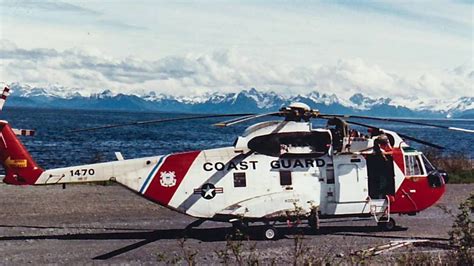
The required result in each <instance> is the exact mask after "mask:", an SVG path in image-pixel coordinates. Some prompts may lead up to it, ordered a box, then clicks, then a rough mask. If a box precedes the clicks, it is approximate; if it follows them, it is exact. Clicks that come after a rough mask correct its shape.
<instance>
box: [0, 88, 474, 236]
mask: <svg viewBox="0 0 474 266" xmlns="http://www.w3.org/2000/svg"><path fill="white" fill-rule="evenodd" d="M8 94H9V90H8V88H5V90H4V92H3V94H2V96H1V97H0V107H1V106H3V104H4V102H5V99H6V97H7V96H8ZM232 116H238V118H234V119H232V120H228V121H224V122H221V123H218V124H216V125H217V126H221V127H226V126H231V125H234V124H237V123H241V122H244V121H249V120H252V119H255V118H262V117H271V116H276V117H282V118H284V119H283V120H278V121H273V120H271V121H266V122H261V123H257V124H254V125H252V126H250V127H248V128H247V129H246V130H245V132H244V133H243V134H242V135H241V136H239V137H237V139H236V141H235V143H234V145H233V146H229V147H223V148H216V149H208V150H201V151H189V152H181V153H174V154H167V155H159V156H152V157H145V158H138V159H129V160H124V159H123V157H122V156H121V155H120V154H119V153H118V154H117V159H118V160H117V161H112V162H105V163H97V164H88V165H79V166H71V167H64V168H58V169H50V170H44V169H42V168H41V167H39V166H38V165H37V164H36V162H35V161H34V160H33V158H32V157H31V155H30V154H29V152H28V151H27V149H26V148H25V147H24V145H23V144H22V143H21V141H20V140H19V139H18V138H17V135H32V134H33V133H34V131H28V130H16V129H12V128H11V127H10V124H9V123H8V122H7V121H0V136H1V142H0V160H1V162H2V164H3V166H4V168H5V170H6V171H5V172H6V175H5V178H4V180H3V181H4V182H5V183H8V184H13V185H55V184H67V183H86V182H102V181H115V182H117V183H119V184H121V185H123V186H126V187H127V188H129V189H131V190H133V191H135V192H137V194H138V195H140V196H142V197H145V198H147V199H149V200H151V201H153V202H155V203H158V204H160V205H162V206H165V207H167V208H170V209H172V210H175V211H177V212H180V213H183V214H186V215H189V216H192V217H195V218H198V219H199V220H198V221H197V222H196V223H193V224H191V225H190V226H197V225H199V224H200V223H202V222H203V221H205V220H214V221H221V222H229V223H232V224H233V225H234V227H235V228H240V229H242V228H245V225H247V224H248V223H252V222H262V223H264V224H265V227H264V230H263V234H262V235H263V237H264V238H265V239H276V238H277V237H278V233H279V232H278V229H277V227H275V224H276V223H277V222H285V221H289V222H291V221H296V220H301V219H304V220H307V221H308V224H309V225H310V226H311V227H313V228H315V229H317V228H319V219H324V218H333V217H364V216H365V217H370V216H372V217H374V219H375V221H376V222H377V223H378V225H379V226H380V227H381V228H382V229H386V230H391V229H393V228H394V227H395V221H394V219H393V218H392V217H391V216H392V215H393V214H408V215H414V214H416V213H418V212H420V211H421V210H423V209H426V208H428V207H430V206H432V205H433V204H435V203H436V202H437V201H438V200H439V199H440V198H441V196H442V195H443V193H444V192H445V183H446V179H447V175H446V173H445V172H443V171H441V170H438V169H436V168H435V167H434V166H433V165H432V164H431V163H430V162H429V161H428V160H427V159H426V157H425V156H424V155H423V154H422V153H421V152H419V151H417V150H415V149H414V148H412V147H410V146H408V145H407V143H405V141H404V139H410V140H413V141H418V142H421V143H423V144H425V145H429V146H433V147H436V148H442V147H440V146H438V145H436V144H432V143H429V142H426V141H423V140H419V139H415V138H412V137H410V136H406V135H402V134H398V133H396V132H393V131H390V130H385V129H382V128H376V127H372V126H370V125H366V124H362V123H359V122H354V121H351V120H350V119H351V118H364V119H372V120H382V121H396V122H401V123H410V124H421V125H426V126H434V127H439V128H444V129H448V130H456V131H464V132H469V133H474V131H473V130H469V129H462V128H454V127H445V126H440V125H432V124H425V123H421V122H412V121H407V120H401V119H390V118H376V117H365V116H350V115H334V114H321V113H320V112H319V111H317V110H312V109H310V108H309V107H308V106H307V105H306V104H303V103H294V104H291V105H290V106H288V107H283V108H281V109H280V110H279V111H277V112H273V113H267V114H256V115H255V114H231V115H207V116H193V117H187V118H170V119H162V120H153V121H140V122H133V123H128V124H122V125H108V126H104V127H97V128H89V129H81V130H78V131H86V130H97V129H102V128H112V127H119V126H124V125H140V124H151V123H163V122H170V121H177V120H192V119H201V118H209V117H232ZM311 119H324V120H327V127H325V128H313V127H312V124H311V122H310V120H311ZM349 124H355V125H359V126H364V127H368V128H369V131H370V135H364V134H361V133H360V132H358V131H356V130H353V129H350V128H349Z"/></svg>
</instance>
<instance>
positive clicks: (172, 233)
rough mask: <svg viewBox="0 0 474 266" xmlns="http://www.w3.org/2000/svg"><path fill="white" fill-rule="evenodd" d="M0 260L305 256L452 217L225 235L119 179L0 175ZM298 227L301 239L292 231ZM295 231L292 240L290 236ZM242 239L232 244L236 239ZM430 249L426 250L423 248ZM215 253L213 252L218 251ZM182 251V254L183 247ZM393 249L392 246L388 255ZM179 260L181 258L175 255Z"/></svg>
mask: <svg viewBox="0 0 474 266" xmlns="http://www.w3.org/2000/svg"><path fill="white" fill-rule="evenodd" d="M473 191H474V184H465V185H456V184H450V185H448V187H447V193H446V194H445V195H444V197H443V198H442V199H441V201H440V202H439V204H443V205H445V206H446V207H447V208H448V209H451V210H457V206H458V205H459V203H460V202H461V201H462V200H464V199H466V198H467V197H468V195H469V193H471V192H473ZM0 206H1V210H2V211H1V213H0V254H1V258H0V264H2V265H4V264H27V263H34V264H51V263H58V264H66V263H68V264H69V263H74V264H84V263H88V264H119V263H120V264H124V263H125V264H157V263H158V262H161V263H163V264H164V263H170V262H177V259H176V258H183V257H190V256H191V255H193V254H194V253H196V252H197V253H196V255H195V257H194V259H195V261H197V262H198V263H201V264H214V263H219V262H222V261H223V260H224V258H223V256H222V251H223V250H226V246H227V247H231V248H234V250H235V249H237V248H240V249H241V250H243V251H242V252H241V254H242V255H243V256H244V257H249V256H252V255H255V256H257V257H258V258H259V259H260V260H263V261H266V262H271V261H274V262H277V263H284V262H285V261H290V262H291V261H292V258H294V257H295V256H293V255H292V254H293V253H294V250H295V243H296V244H302V246H303V248H302V253H304V255H305V256H308V255H309V254H313V255H314V256H317V257H321V256H325V255H331V256H332V255H335V254H339V256H344V257H347V255H348V254H349V253H350V252H351V251H355V250H360V249H364V248H368V247H373V246H375V245H380V244H387V243H389V242H390V241H391V240H400V239H407V238H410V239H430V240H433V241H437V242H443V241H445V240H447V239H448V231H449V230H450V229H451V224H452V221H453V219H452V218H451V217H450V216H449V215H448V214H446V213H444V212H443V211H442V210H441V209H440V208H437V207H434V206H433V207H431V208H429V209H427V210H425V211H423V212H421V213H419V214H418V215H417V216H394V218H395V220H396V222H397V224H398V225H399V226H400V227H399V228H398V230H397V231H392V232H381V231H378V229H377V227H376V223H375V222H374V221H373V220H368V219H334V220H324V221H323V222H322V224H321V226H322V228H321V230H320V232H318V233H312V232H310V231H309V230H307V229H306V227H301V228H300V229H296V230H289V229H287V228H282V231H283V233H284V234H285V236H284V237H283V238H282V239H280V240H277V241H263V240H248V241H241V242H239V241H236V242H229V241H226V235H227V233H228V229H229V228H228V225H227V224H224V223H214V222H206V223H204V224H203V225H202V226H200V227H199V228H197V229H194V230H192V231H191V232H190V233H189V234H188V238H187V240H186V241H183V240H182V239H183V238H182V236H183V235H184V230H183V228H185V227H186V225H188V224H189V223H191V222H193V221H194V219H193V218H191V217H187V216H184V215H181V214H178V213H176V212H173V211H171V210H168V209H166V208H163V207H161V206H158V205H156V204H154V203H152V202H149V201H147V200H145V199H143V198H141V197H138V196H137V195H135V194H134V193H133V192H131V191H129V190H127V189H125V188H123V187H121V186H119V185H109V186H100V185H68V186H67V188H66V189H62V187H61V186H42V187H32V186H9V185H5V184H3V183H0ZM301 231H305V232H306V235H305V236H304V238H303V239H301V236H300V234H299V233H298V232H301ZM295 239H296V240H295ZM240 244H241V245H242V246H239V245H240ZM424 251H425V252H430V250H429V249H428V250H426V249H425V250H424ZM219 253H220V255H218V254H219ZM184 254H187V255H184ZM394 254H396V253H392V256H394ZM181 263H184V261H181Z"/></svg>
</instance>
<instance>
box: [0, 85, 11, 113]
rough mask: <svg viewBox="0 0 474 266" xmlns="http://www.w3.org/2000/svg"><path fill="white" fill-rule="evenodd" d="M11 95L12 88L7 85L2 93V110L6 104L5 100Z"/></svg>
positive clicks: (0, 99) (0, 109)
mask: <svg viewBox="0 0 474 266" xmlns="http://www.w3.org/2000/svg"><path fill="white" fill-rule="evenodd" d="M9 95H10V88H8V87H5V88H3V92H2V94H1V95H0V111H2V109H3V106H4V105H5V101H6V100H7V97H8V96H9Z"/></svg>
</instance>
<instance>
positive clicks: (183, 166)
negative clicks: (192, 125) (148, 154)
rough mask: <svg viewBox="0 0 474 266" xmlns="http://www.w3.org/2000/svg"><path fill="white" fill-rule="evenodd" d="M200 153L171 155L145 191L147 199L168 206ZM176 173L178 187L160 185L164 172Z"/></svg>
mask: <svg viewBox="0 0 474 266" xmlns="http://www.w3.org/2000/svg"><path fill="white" fill-rule="evenodd" d="M199 153H200V151H192V152H186V153H177V154H173V155H170V156H169V157H168V158H166V160H165V161H164V162H163V165H162V166H161V167H160V169H159V170H158V171H157V172H156V175H155V176H154V177H153V180H152V181H151V183H150V185H149V186H148V189H147V190H146V191H145V194H144V195H145V197H147V198H148V199H150V200H152V201H155V202H158V203H160V204H162V205H165V206H166V205H168V203H169V202H170V200H171V198H172V197H173V195H174V193H175V192H176V190H178V187H179V185H180V184H181V182H182V181H183V179H184V177H185V176H186V174H187V173H188V170H189V168H190V167H191V164H192V163H193V162H194V160H195V159H196V157H197V156H198V155H199ZM165 171H166V172H174V174H175V176H176V177H175V178H176V185H175V186H172V187H163V186H162V185H161V183H160V175H161V173H162V172H165Z"/></svg>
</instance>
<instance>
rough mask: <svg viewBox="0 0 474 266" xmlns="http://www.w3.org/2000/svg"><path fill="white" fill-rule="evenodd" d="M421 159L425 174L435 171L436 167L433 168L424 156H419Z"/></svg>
mask: <svg viewBox="0 0 474 266" xmlns="http://www.w3.org/2000/svg"><path fill="white" fill-rule="evenodd" d="M421 157H422V158H423V164H424V165H425V169H426V172H427V173H431V172H432V171H434V170H436V167H434V166H433V165H432V164H431V162H430V161H429V160H428V158H426V156H425V155H424V154H422V155H421Z"/></svg>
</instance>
